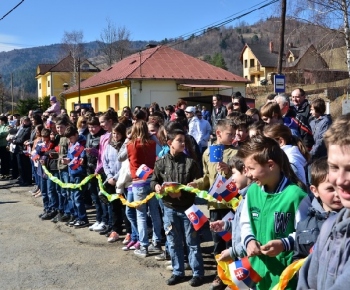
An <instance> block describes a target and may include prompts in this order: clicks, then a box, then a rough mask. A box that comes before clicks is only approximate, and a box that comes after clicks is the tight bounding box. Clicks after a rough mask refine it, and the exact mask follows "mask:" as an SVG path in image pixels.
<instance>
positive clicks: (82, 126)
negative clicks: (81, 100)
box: [77, 116, 89, 138]
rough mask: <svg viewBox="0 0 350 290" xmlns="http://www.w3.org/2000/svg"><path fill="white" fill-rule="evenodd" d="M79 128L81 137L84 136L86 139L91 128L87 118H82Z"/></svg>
mask: <svg viewBox="0 0 350 290" xmlns="http://www.w3.org/2000/svg"><path fill="white" fill-rule="evenodd" d="M77 128H78V132H79V135H83V136H84V137H85V138H86V136H87V135H88V134H89V128H88V125H87V119H86V117H85V116H80V117H79V118H78V121H77Z"/></svg>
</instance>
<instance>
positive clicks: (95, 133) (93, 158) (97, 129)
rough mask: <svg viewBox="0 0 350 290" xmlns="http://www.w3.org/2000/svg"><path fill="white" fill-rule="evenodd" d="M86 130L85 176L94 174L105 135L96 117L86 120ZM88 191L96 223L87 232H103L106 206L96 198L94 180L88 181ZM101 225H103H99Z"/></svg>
mask: <svg viewBox="0 0 350 290" xmlns="http://www.w3.org/2000/svg"><path fill="white" fill-rule="evenodd" d="M88 129H89V134H88V135H87V138H86V147H85V152H86V156H85V158H86V171H87V174H94V172H95V169H96V166H97V159H98V152H99V147H100V139H101V136H103V135H104V134H105V133H106V131H105V130H104V129H102V128H101V125H100V121H99V118H98V117H91V118H90V119H89V120H88ZM88 190H89V192H90V195H91V199H92V200H93V203H94V204H95V209H96V221H95V223H93V224H92V225H91V226H89V230H90V231H94V230H95V228H96V229H97V228H98V229H99V230H101V231H102V230H105V229H106V226H105V225H107V223H108V211H107V205H105V204H104V203H103V202H102V201H101V200H100V199H99V197H98V193H99V186H98V181H97V179H96V178H93V179H91V180H90V182H89V183H88ZM101 223H103V224H102V225H100V224H101Z"/></svg>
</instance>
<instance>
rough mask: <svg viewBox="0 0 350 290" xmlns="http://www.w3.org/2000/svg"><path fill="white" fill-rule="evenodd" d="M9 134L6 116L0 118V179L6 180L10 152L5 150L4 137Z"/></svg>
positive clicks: (8, 171)
mask: <svg viewBox="0 0 350 290" xmlns="http://www.w3.org/2000/svg"><path fill="white" fill-rule="evenodd" d="M8 133H9V127H8V120H7V117H6V116H2V117H0V161H1V176H0V179H8V178H9V175H10V158H11V156H10V152H9V151H8V150H7V149H6V146H7V140H6V137H7V135H8Z"/></svg>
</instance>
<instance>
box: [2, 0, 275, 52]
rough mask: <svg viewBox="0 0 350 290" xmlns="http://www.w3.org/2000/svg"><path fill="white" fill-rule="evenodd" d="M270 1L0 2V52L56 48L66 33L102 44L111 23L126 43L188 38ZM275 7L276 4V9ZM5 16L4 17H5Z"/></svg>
mask: <svg viewBox="0 0 350 290" xmlns="http://www.w3.org/2000/svg"><path fill="white" fill-rule="evenodd" d="M270 1H271V0H250V1H242V0H177V1H174V2H170V1H164V0H162V1H160V0H151V1H147V2H144V1H133V0H129V1H116V0H98V1H91V0H60V1H58V0H52V1H43V0H24V1H23V2H22V4H21V5H19V6H18V7H17V8H16V9H14V10H13V11H12V12H11V13H9V14H8V15H7V16H5V17H4V15H5V14H6V13H8V12H9V11H10V10H11V9H13V8H14V7H15V6H16V5H17V4H18V3H20V2H21V0H6V1H4V0H3V1H1V6H0V19H1V20H0V52H1V51H9V50H12V49H14V48H30V47H36V46H43V45H50V44H55V43H60V42H61V39H62V37H63V35H64V32H65V31H67V32H71V31H74V30H82V31H83V33H84V42H89V41H95V40H99V39H100V34H101V32H102V30H103V29H104V28H105V27H106V26H107V21H106V19H110V20H111V21H112V23H114V24H115V26H116V27H125V28H126V29H128V30H129V31H130V39H131V40H133V41H135V40H146V41H148V40H156V41H160V40H163V39H164V38H176V37H179V36H181V35H188V34H191V33H193V32H194V31H197V30H199V29H201V28H205V27H208V26H211V25H213V24H217V23H220V22H222V21H225V20H227V19H232V18H235V17H237V16H239V15H242V14H244V13H247V12H248V11H251V10H254V9H256V8H258V7H261V6H262V5H264V4H266V3H268V2H270ZM274 5H276V4H274ZM274 5H271V6H269V7H267V8H263V9H258V10H256V11H254V12H253V13H251V14H249V15H247V16H244V17H242V18H241V20H235V21H233V22H231V23H230V24H229V25H232V26H236V25H237V24H238V23H239V22H240V21H245V22H248V23H254V22H256V21H257V20H259V19H261V18H266V17H267V16H269V15H270V13H271V11H272V9H273V7H275V6H274ZM3 17H4V18H3Z"/></svg>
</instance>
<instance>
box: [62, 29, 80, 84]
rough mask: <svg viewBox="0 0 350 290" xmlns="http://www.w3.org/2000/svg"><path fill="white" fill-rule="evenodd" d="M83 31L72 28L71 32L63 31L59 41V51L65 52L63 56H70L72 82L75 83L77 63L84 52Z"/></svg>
mask: <svg viewBox="0 0 350 290" xmlns="http://www.w3.org/2000/svg"><path fill="white" fill-rule="evenodd" d="M83 39H84V33H83V31H81V30H79V31H78V30H73V31H71V32H67V31H65V32H64V35H63V38H62V41H61V51H62V52H63V53H65V56H67V55H71V56H72V84H71V85H76V84H77V72H78V63H79V61H80V58H81V57H82V56H83V54H84V44H83Z"/></svg>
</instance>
